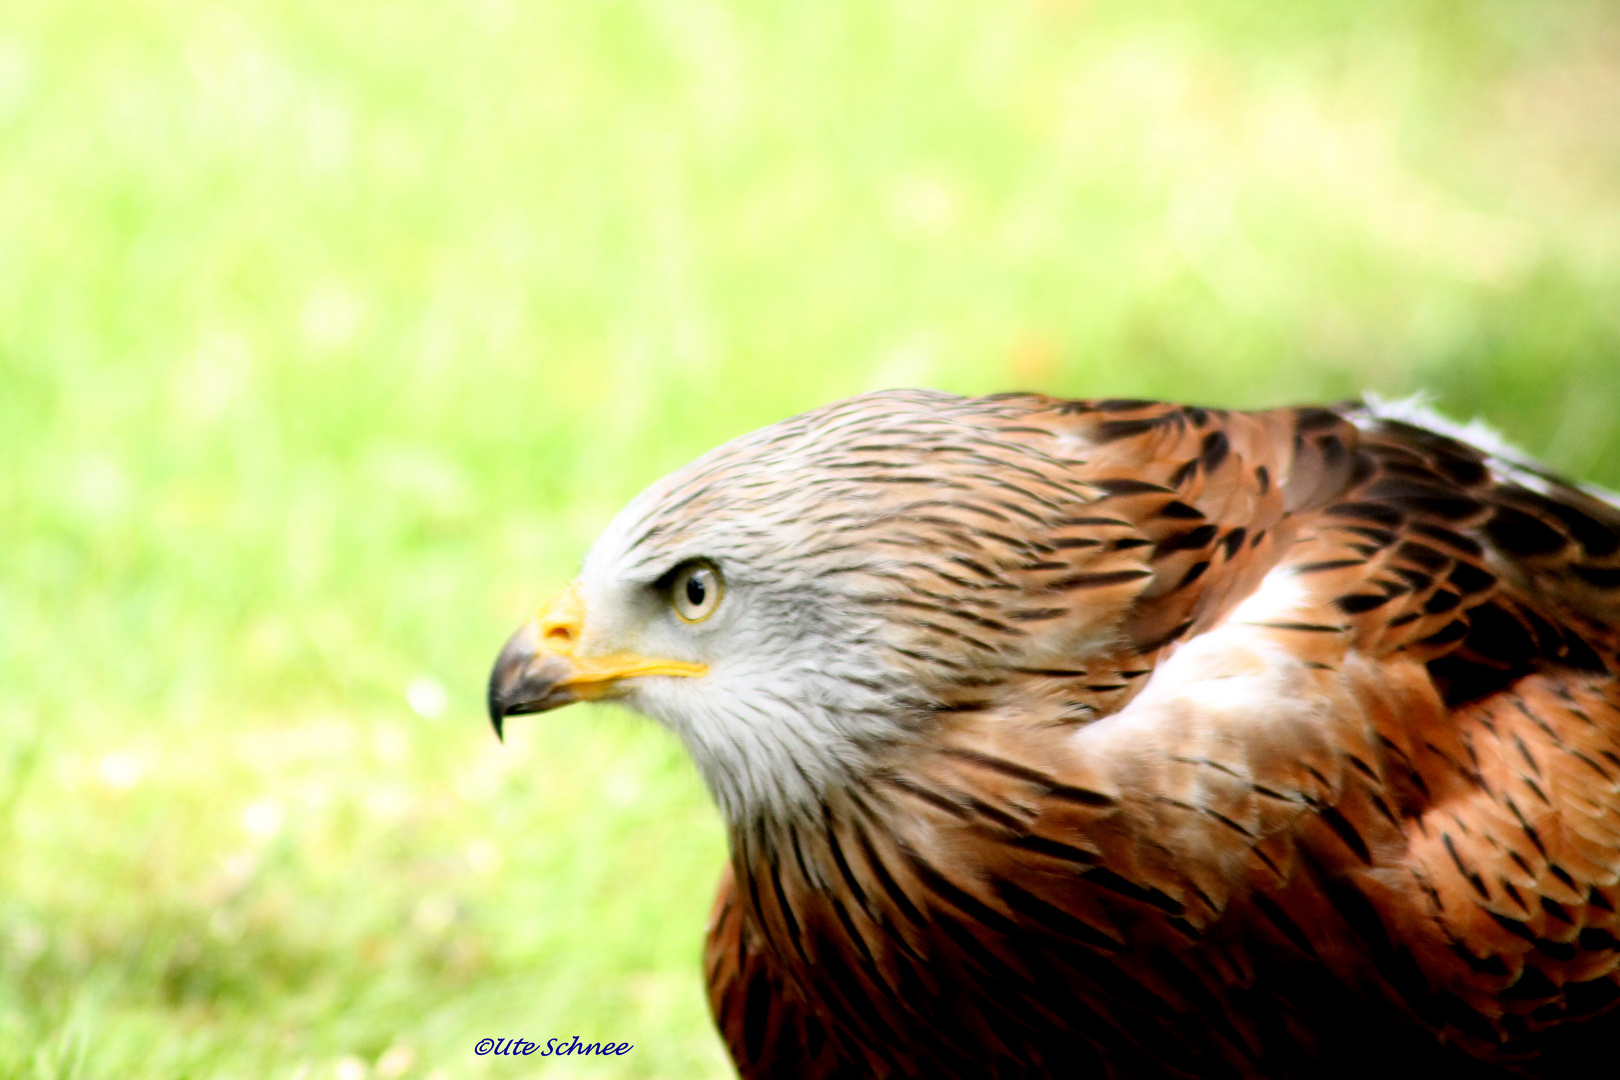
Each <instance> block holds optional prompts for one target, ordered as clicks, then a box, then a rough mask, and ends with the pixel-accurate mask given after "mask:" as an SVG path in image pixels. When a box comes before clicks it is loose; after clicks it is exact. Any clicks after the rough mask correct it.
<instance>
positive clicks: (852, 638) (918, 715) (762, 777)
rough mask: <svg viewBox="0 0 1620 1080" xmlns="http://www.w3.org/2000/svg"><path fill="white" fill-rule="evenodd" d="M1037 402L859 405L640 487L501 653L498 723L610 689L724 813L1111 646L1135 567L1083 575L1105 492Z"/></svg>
mask: <svg viewBox="0 0 1620 1080" xmlns="http://www.w3.org/2000/svg"><path fill="white" fill-rule="evenodd" d="M1029 412H1030V404H1029V399H1004V400H996V399H964V398H957V397H953V396H949V395H945V394H938V393H932V392H926V391H890V392H885V393H881V394H873V395H866V396H864V397H862V398H855V399H851V400H849V401H845V402H840V403H837V404H834V405H830V406H827V407H826V408H823V409H819V410H816V411H815V412H811V413H807V414H805V415H803V416H799V417H795V418H793V419H790V420H786V421H783V422H781V423H779V424H776V425H773V426H771V427H768V428H765V429H762V430H760V431H756V432H754V433H752V434H750V435H746V436H744V437H742V438H740V439H738V440H736V441H734V442H732V443H729V444H727V445H725V446H722V447H720V448H718V449H717V450H714V451H712V452H710V453H709V454H707V455H705V456H703V457H702V458H699V459H698V460H697V461H695V462H693V463H692V464H691V465H688V466H687V467H685V468H683V469H681V470H679V471H677V472H675V473H674V474H672V475H670V476H669V477H666V478H665V479H664V480H662V481H660V482H659V483H657V484H654V485H653V486H652V487H651V488H649V489H648V490H647V491H645V492H643V493H642V494H641V495H640V496H638V497H637V498H636V499H635V500H634V501H633V502H631V503H630V504H629V505H628V506H627V507H626V508H625V509H624V510H623V511H622V512H621V513H620V514H619V515H618V516H617V517H616V518H615V519H614V521H613V522H612V523H611V524H610V525H609V526H608V528H607V530H606V532H605V533H604V534H603V535H602V536H601V538H600V539H599V540H598V541H597V543H596V544H595V545H594V547H593V548H592V550H591V552H590V554H589V556H588V557H587V558H586V560H585V565H584V569H583V571H582V573H581V574H580V576H579V578H578V579H577V580H576V581H575V582H574V583H573V584H572V585H571V586H570V587H569V588H568V590H567V591H566V592H565V593H564V594H563V595H562V596H561V597H560V598H559V599H558V600H556V601H555V602H554V603H552V604H551V605H549V606H547V607H544V608H542V609H541V611H540V612H539V613H538V614H537V615H536V616H535V618H534V619H533V620H531V621H530V622H529V623H528V624H527V625H525V626H524V627H522V628H521V629H519V630H518V632H517V633H516V634H514V635H513V636H512V638H511V640H510V641H508V642H507V645H506V647H505V649H504V650H503V651H502V652H501V655H500V657H499V659H498V660H497V661H496V663H495V667H494V670H493V672H492V673H491V677H490V686H489V708H490V716H491V719H492V720H493V721H494V723H495V727H496V730H497V731H500V729H501V726H502V724H503V722H504V720H505V718H506V717H508V716H511V715H514V714H518V713H530V712H541V711H544V710H548V709H553V708H557V707H559V706H561V705H566V704H569V703H570V702H574V701H579V700H588V699H601V698H608V699H614V700H617V701H620V702H622V703H624V704H625V705H628V706H629V707H630V708H632V709H634V710H636V711H638V712H641V713H643V714H645V715H647V716H650V717H652V718H654V719H656V720H658V721H660V722H661V723H663V724H665V725H667V726H668V727H669V728H671V729H672V730H674V731H675V732H676V733H677V734H678V735H679V736H680V737H681V738H682V739H683V740H684V741H685V743H686V745H687V747H688V749H689V750H690V752H691V753H692V755H693V757H694V759H695V760H696V761H697V764H698V766H699V769H700V771H701V772H702V774H703V776H704V779H705V781H706V782H707V784H708V786H709V789H710V791H711V792H712V793H713V795H714V797H715V798H716V800H717V801H718V802H719V803H720V805H721V807H722V809H723V810H724V811H725V812H726V813H727V814H728V816H730V817H731V819H732V820H733V821H738V820H741V819H743V818H745V817H753V816H758V815H761V814H767V813H771V812H776V811H782V810H785V809H789V808H791V807H793V806H795V805H803V804H806V803H808V802H809V801H811V800H815V799H817V798H818V797H819V796H820V795H821V794H822V792H823V791H824V790H825V788H826V786H827V785H828V784H830V783H836V782H838V781H839V779H840V778H842V777H846V776H848V775H849V774H850V773H851V772H852V771H855V770H859V769H861V768H863V767H867V766H870V765H871V764H872V763H873V762H874V761H875V760H876V759H877V756H878V755H880V754H881V753H882V752H883V751H884V750H885V749H886V748H888V747H892V746H894V745H895V744H897V743H898V742H902V741H904V740H906V739H908V738H914V737H918V736H919V735H922V734H926V732H927V730H928V728H929V725H931V724H934V723H937V722H938V719H937V718H938V717H939V716H940V714H941V713H943V712H950V711H952V710H957V709H960V708H961V707H962V704H963V702H969V703H971V704H983V703H984V701H985V700H986V699H990V698H996V697H997V696H998V695H1003V696H1005V695H1006V694H1008V693H1011V692H1012V691H1011V687H1013V686H1014V684H1015V683H1016V680H1015V679H1012V678H1011V677H1010V673H1012V672H1016V671H1022V670H1037V669H1042V668H1050V667H1053V666H1055V665H1057V663H1058V662H1059V661H1060V660H1061V662H1062V663H1063V664H1066V665H1069V666H1073V665H1074V664H1076V663H1078V662H1081V661H1082V660H1083V658H1084V656H1085V655H1087V654H1088V653H1096V652H1098V651H1100V650H1102V649H1105V648H1106V647H1107V646H1108V645H1110V644H1112V643H1114V642H1115V641H1116V640H1117V633H1116V625H1117V623H1118V618H1119V614H1120V612H1121V611H1123V610H1124V608H1125V606H1126V605H1127V604H1128V603H1129V601H1130V599H1131V598H1132V597H1134V596H1135V594H1136V592H1138V591H1140V589H1141V587H1142V584H1143V582H1142V580H1141V579H1142V578H1144V577H1146V576H1147V574H1146V572H1145V571H1141V570H1140V569H1138V567H1139V563H1137V562H1136V561H1135V560H1134V557H1133V559H1132V561H1130V562H1129V563H1121V564H1120V565H1119V567H1118V568H1115V569H1108V568H1106V567H1105V568H1104V569H1102V570H1101V571H1098V570H1097V569H1096V564H1097V560H1098V558H1099V557H1104V556H1101V555H1100V554H1099V553H1100V552H1101V551H1102V549H1103V547H1104V545H1100V544H1098V543H1096V542H1095V541H1092V540H1089V539H1088V540H1086V541H1084V542H1081V541H1080V540H1078V539H1075V537H1078V536H1079V535H1080V533H1081V532H1084V531H1085V529H1086V528H1087V526H1086V525H1085V524H1084V523H1085V521H1086V519H1085V518H1084V517H1077V516H1076V509H1077V507H1080V506H1081V505H1082V504H1084V503H1087V502H1089V501H1091V500H1094V499H1095V498H1096V497H1097V492H1096V491H1095V490H1094V489H1092V488H1089V487H1087V486H1086V485H1085V484H1084V483H1083V482H1081V481H1079V480H1077V479H1076V478H1075V473H1074V466H1075V465H1076V463H1077V462H1076V460H1075V458H1074V456H1073V454H1074V451H1075V450H1076V449H1077V447H1076V446H1075V445H1073V444H1070V442H1069V440H1067V439H1065V438H1063V437H1062V436H1061V434H1053V433H1049V432H1045V431H1032V429H1028V428H1022V429H1021V428H1019V427H1018V422H1019V420H1020V419H1022V418H1023V417H1026V416H1027V415H1028V414H1029ZM1077 521H1078V522H1080V523H1081V524H1078V525H1077V524H1074V522H1077ZM1092 528H1093V529H1094V526H1092ZM1035 535H1038V536H1040V537H1041V538H1042V539H1041V540H1039V541H1032V540H1031V539H1030V537H1031V536H1035ZM1065 536H1068V537H1070V540H1071V542H1068V543H1065V542H1064V537H1065ZM1116 561H1117V559H1116ZM1109 565H1110V566H1112V565H1113V564H1109ZM1088 567H1089V568H1090V569H1088ZM1099 572H1100V573H1102V574H1104V575H1110V574H1111V575H1113V576H1115V577H1117V578H1118V580H1117V582H1111V583H1109V585H1108V587H1104V588H1100V589H1095V588H1094V589H1088V590H1086V596H1085V603H1084V604H1083V605H1081V604H1073V603H1070V602H1068V601H1067V600H1065V599H1064V598H1063V597H1062V596H1061V595H1056V594H1053V593H1052V589H1051V586H1052V584H1053V582H1054V580H1059V579H1061V577H1062V575H1064V574H1069V575H1071V576H1072V574H1074V573H1082V574H1084V573H1092V574H1096V573H1099ZM1054 575H1056V576H1057V577H1056V578H1055V577H1054ZM1054 595H1056V599H1054Z"/></svg>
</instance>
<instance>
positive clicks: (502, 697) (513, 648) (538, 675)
mask: <svg viewBox="0 0 1620 1080" xmlns="http://www.w3.org/2000/svg"><path fill="white" fill-rule="evenodd" d="M584 632H585V603H584V601H583V600H582V599H581V598H580V594H579V584H578V582H576V583H574V584H573V585H570V586H568V589H567V590H566V591H565V592H564V593H563V594H562V595H561V596H559V597H558V598H557V599H556V600H555V601H554V602H553V603H552V604H551V606H550V607H549V608H544V609H542V610H541V612H540V613H539V614H537V615H536V616H535V617H534V618H532V619H530V620H529V621H528V622H527V623H525V624H524V625H523V626H522V627H521V628H519V630H518V632H517V633H515V634H513V635H512V636H511V638H509V639H508V640H507V642H506V647H505V648H503V649H502V650H501V655H500V656H498V657H497V658H496V659H495V667H494V669H493V670H491V671H490V673H489V719H490V723H492V724H494V725H495V735H496V737H498V738H504V732H503V730H502V728H503V726H504V723H505V721H506V718H507V717H508V716H517V715H519V714H522V713H537V712H545V711H547V710H548V709H556V708H561V707H562V706H564V705H569V704H572V703H573V702H576V701H592V700H595V699H597V698H602V697H609V696H612V695H613V694H614V693H615V691H617V690H618V689H619V685H620V684H621V683H622V682H623V681H624V680H625V679H629V678H633V677H635V676H637V675H679V676H693V675H702V674H703V673H704V672H706V671H708V670H709V668H708V665H706V664H694V663H690V662H688V661H685V660H659V659H656V658H653V657H648V656H641V655H638V654H636V653H624V652H621V653H609V654H606V655H603V656H588V655H585V654H582V653H581V652H580V651H579V642H580V639H581V638H582V637H583V636H584Z"/></svg>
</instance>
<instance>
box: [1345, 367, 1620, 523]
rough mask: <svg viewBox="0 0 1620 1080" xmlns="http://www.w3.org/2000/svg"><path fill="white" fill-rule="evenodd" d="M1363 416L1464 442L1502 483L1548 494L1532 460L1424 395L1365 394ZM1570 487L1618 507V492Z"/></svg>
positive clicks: (1487, 427)
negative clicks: (1482, 455)
mask: <svg viewBox="0 0 1620 1080" xmlns="http://www.w3.org/2000/svg"><path fill="white" fill-rule="evenodd" d="M1365 415H1366V416H1367V417H1370V418H1375V419H1380V420H1399V421H1401V422H1402V423H1405V424H1411V425H1413V426H1414V427H1420V428H1427V429H1428V430H1430V431H1433V432H1435V433H1436V434H1439V435H1444V436H1446V437H1447V438H1452V439H1456V440H1457V441H1458V442H1462V443H1467V444H1469V445H1470V446H1473V447H1474V448H1476V449H1478V450H1483V451H1484V452H1485V456H1486V457H1487V458H1488V459H1489V462H1490V466H1491V470H1492V471H1493V472H1495V473H1496V474H1497V476H1498V477H1499V478H1500V479H1502V480H1508V481H1511V482H1513V483H1515V484H1519V485H1520V486H1522V487H1526V488H1529V489H1530V490H1531V491H1534V492H1536V493H1537V494H1540V495H1546V494H1548V490H1547V481H1546V479H1545V478H1543V477H1542V476H1540V475H1539V474H1538V472H1537V470H1538V469H1540V468H1541V466H1539V465H1537V464H1536V462H1535V459H1534V458H1533V457H1531V456H1530V455H1529V454H1527V453H1525V452H1524V451H1523V450H1521V449H1519V448H1518V447H1517V446H1514V445H1513V444H1512V443H1510V442H1508V441H1507V439H1505V438H1503V437H1502V434H1501V433H1500V432H1498V431H1497V430H1496V429H1495V428H1493V427H1491V426H1490V425H1489V424H1487V423H1485V422H1484V421H1483V420H1479V419H1474V420H1470V421H1469V422H1468V423H1466V424H1459V423H1458V422H1457V421H1455V420H1452V419H1450V418H1449V417H1446V416H1442V415H1441V414H1440V413H1438V412H1435V411H1434V409H1433V408H1432V407H1431V406H1430V404H1429V398H1428V397H1427V395H1425V394H1421V393H1420V394H1413V395H1412V396H1411V397H1406V398H1401V399H1400V400H1398V401H1386V400H1384V399H1383V398H1380V397H1379V396H1378V395H1376V394H1368V395H1367V411H1366V414H1365ZM1355 419H1356V420H1357V426H1359V427H1365V426H1366V424H1365V422H1364V421H1363V420H1362V419H1361V418H1355ZM1567 483H1569V484H1570V486H1571V487H1574V488H1576V489H1577V490H1580V491H1584V492H1586V493H1587V494H1588V495H1591V496H1592V497H1593V498H1596V499H1601V500H1603V501H1604V502H1606V503H1608V504H1610V505H1611V506H1615V507H1620V492H1614V491H1610V490H1608V489H1607V488H1603V487H1599V486H1598V485H1596V484H1577V483H1575V482H1574V481H1567Z"/></svg>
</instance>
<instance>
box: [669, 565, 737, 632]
mask: <svg viewBox="0 0 1620 1080" xmlns="http://www.w3.org/2000/svg"><path fill="white" fill-rule="evenodd" d="M669 586H670V587H669V602H670V604H671V605H673V606H674V608H675V614H677V615H679V616H680V617H681V618H682V619H683V620H685V621H686V622H702V621H703V620H704V619H707V618H708V617H709V616H710V615H713V614H714V609H715V608H717V607H719V606H720V596H721V594H722V593H724V592H725V591H726V587H725V585H724V583H722V582H721V580H720V571H718V570H716V569H715V568H714V567H713V566H711V565H710V564H708V563H706V562H701V561H700V562H689V563H687V564H686V565H685V566H682V567H681V568H680V569H678V570H676V571H675V577H674V578H673V579H671V581H670V583H669Z"/></svg>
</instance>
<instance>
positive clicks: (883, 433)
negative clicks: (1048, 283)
mask: <svg viewBox="0 0 1620 1080" xmlns="http://www.w3.org/2000/svg"><path fill="white" fill-rule="evenodd" d="M597 698H611V699H615V700H618V701H621V702H623V703H624V704H626V705H628V706H629V707H630V708H632V709H635V710H637V711H639V712H641V713H644V714H646V715H647V716H650V717H652V718H653V719H655V720H657V721H659V722H661V723H662V724H664V725H666V726H667V727H669V728H670V729H671V730H672V731H674V732H675V733H676V735H678V736H679V737H680V739H682V740H683V741H684V743H685V745H686V746H687V748H688V749H689V751H690V753H691V756H692V757H693V758H694V759H695V761H696V764H697V766H698V769H699V770H700V772H701V773H702V776H703V779H704V781H705V783H706V784H707V787H708V789H709V791H710V792H711V793H712V795H713V797H714V799H715V800H716V802H717V803H718V804H719V807H720V810H721V812H722V813H723V815H724V817H725V820H726V823H727V826H728V829H729V837H730V851H731V856H730V865H729V867H728V868H727V869H726V871H725V872H724V874H723V877H722V880H721V883H720V890H719V896H718V898H717V900H716V903H715V907H714V913H713V916H712V921H711V925H710V927H709V932H708V941H707V949H706V967H707V976H708V986H709V995H710V1001H711V1005H712V1008H713V1013H714V1017H715V1020H716V1023H717V1025H718V1027H719V1029H720V1031H721V1034H722V1035H723V1037H724V1039H725V1041H726V1043H727V1044H728V1046H729V1049H730V1051H731V1053H732V1055H733V1057H734V1059H735V1061H736V1065H737V1068H738V1070H739V1072H740V1074H741V1075H742V1076H743V1077H745V1078H755V1077H807V1078H829V1077H852V1078H853V1077H918V1078H923V1077H926V1078H936V1077H1025V1076H1065V1077H1098V1078H1117V1080H1139V1078H1147V1077H1234V1078H1237V1077H1243V1078H1258V1077H1268V1078H1269V1077H1311V1078H1313V1080H1314V1078H1320V1077H1357V1078H1366V1077H1370V1076H1374V1075H1379V1074H1381V1073H1387V1072H1388V1071H1389V1070H1391V1069H1400V1070H1404V1069H1429V1070H1433V1074H1434V1075H1436V1076H1443V1077H1447V1078H1448V1080H1449V1078H1485V1077H1499V1076H1500V1077H1506V1076H1514V1075H1519V1076H1532V1077H1565V1076H1573V1075H1576V1070H1577V1069H1591V1068H1593V1065H1594V1063H1602V1065H1603V1067H1604V1068H1605V1071H1608V1070H1614V1069H1616V1068H1620V1013H1617V1012H1616V1011H1615V1005H1616V1002H1617V1001H1620V915H1617V913H1616V911H1617V908H1620V509H1617V507H1616V505H1615V504H1614V502H1612V501H1609V498H1608V497H1604V496H1601V495H1599V494H1598V493H1596V492H1594V491H1590V490H1587V489H1583V488H1581V487H1579V486H1576V485H1574V484H1571V483H1567V482H1565V481H1563V480H1560V479H1558V478H1556V477H1554V476H1552V475H1550V474H1549V473H1548V472H1546V471H1545V470H1543V469H1542V468H1540V467H1538V466H1536V465H1534V464H1532V463H1530V462H1528V461H1526V460H1524V459H1523V457H1522V456H1521V455H1518V454H1516V453H1515V452H1514V451H1512V450H1511V449H1509V448H1507V447H1505V446H1504V445H1502V444H1500V443H1499V442H1497V441H1495V440H1491V439H1489V438H1488V437H1487V436H1486V433H1484V432H1483V430H1481V429H1476V428H1468V429H1460V428H1457V427H1455V426H1452V425H1448V424H1446V423H1445V422H1444V421H1441V420H1439V419H1438V418H1432V417H1429V416H1428V415H1427V414H1426V413H1425V412H1424V411H1422V410H1421V409H1419V408H1417V407H1415V406H1406V405H1385V404H1378V403H1373V404H1370V405H1364V404H1347V405H1341V406H1336V407H1332V408H1295V409H1278V410H1272V411H1264V412H1237V411H1227V410H1221V409H1205V408H1196V407H1182V406H1176V405H1168V404H1159V403H1153V402H1145V401H1126V400H1105V401H1067V400H1058V399H1054V398H1050V397H1044V396H1038V395H1033V394H1008V395H999V396H994V397H986V398H960V397H954V396H950V395H946V394H941V393H934V392H927V391H888V392H882V393H876V394H869V395H865V396H862V397H857V398H853V399H850V400H847V401H843V402H840V403H837V404H833V405H829V406H827V407H824V408H821V409H818V410H816V411H813V412H810V413H806V414H805V415H802V416H799V417H796V418H793V419H790V420H786V421H783V422H781V423H778V424H776V425H774V426H772V427H768V428H765V429H763V430H761V431H757V432H755V433H753V434H750V435H747V436H744V437H742V438H740V439H738V440H736V441H734V442H732V443H730V444H728V445H725V446H722V447H720V448H719V449H717V450H714V451H712V452H710V453H709V454H707V455H706V456H704V457H702V458H700V459H698V460H697V461H696V462H694V463H693V464H691V465H689V466H687V467H685V468H683V469H681V470H679V471H677V472H676V473H674V474H672V475H671V476H669V477H667V478H666V479H664V480H663V481H661V482H659V483H657V484H655V485H654V486H653V487H652V488H650V489H649V490H647V491H646V492H644V493H643V494H642V495H640V496H639V497H638V498H636V499H635V500H634V501H633V502H632V503H630V505H629V506H628V507H627V508H625V509H624V510H623V511H622V512H621V513H620V514H619V515H618V517H617V518H616V519H615V520H614V521H613V522H612V524H611V525H610V526H609V527H608V529H607V531H606V532H605V533H604V534H603V536H602V537H601V538H600V539H599V540H598V541H597V543H596V544H595V546H594V547H593V548H592V550H591V552H590V554H589V556H588V558H587V559H586V561H585V564H584V568H583V571H582V573H581V574H580V576H579V578H578V580H577V581H576V582H575V583H574V584H573V586H572V587H570V588H569V589H568V591H567V592H566V593H565V594H564V595H563V597H562V598H561V599H560V600H558V601H557V602H556V603H555V604H554V605H552V606H550V607H549V608H546V609H543V610H542V611H541V613H540V614H539V615H537V616H536V617H535V618H534V620H533V621H531V622H530V623H529V624H528V625H526V626H524V627H523V628H522V629H520V630H519V631H518V632H517V633H516V634H515V635H514V636H513V637H512V639H511V640H510V642H509V643H508V644H507V646H506V648H505V650H504V651H503V652H502V653H501V655H500V658H499V659H498V661H497V662H496V664H495V668H494V671H493V673H492V675H491V681H490V693H489V702H490V712H491V715H492V718H493V720H494V722H495V725H496V728H497V730H499V728H500V726H501V723H502V720H503V719H504V718H505V717H507V716H510V715H512V714H515V713H528V712H538V711H542V710H546V709H551V708H555V707H557V706H560V705H564V704H567V703H569V702H572V701H577V700H580V699H597ZM1374 1070H1379V1073H1375V1072H1374Z"/></svg>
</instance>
